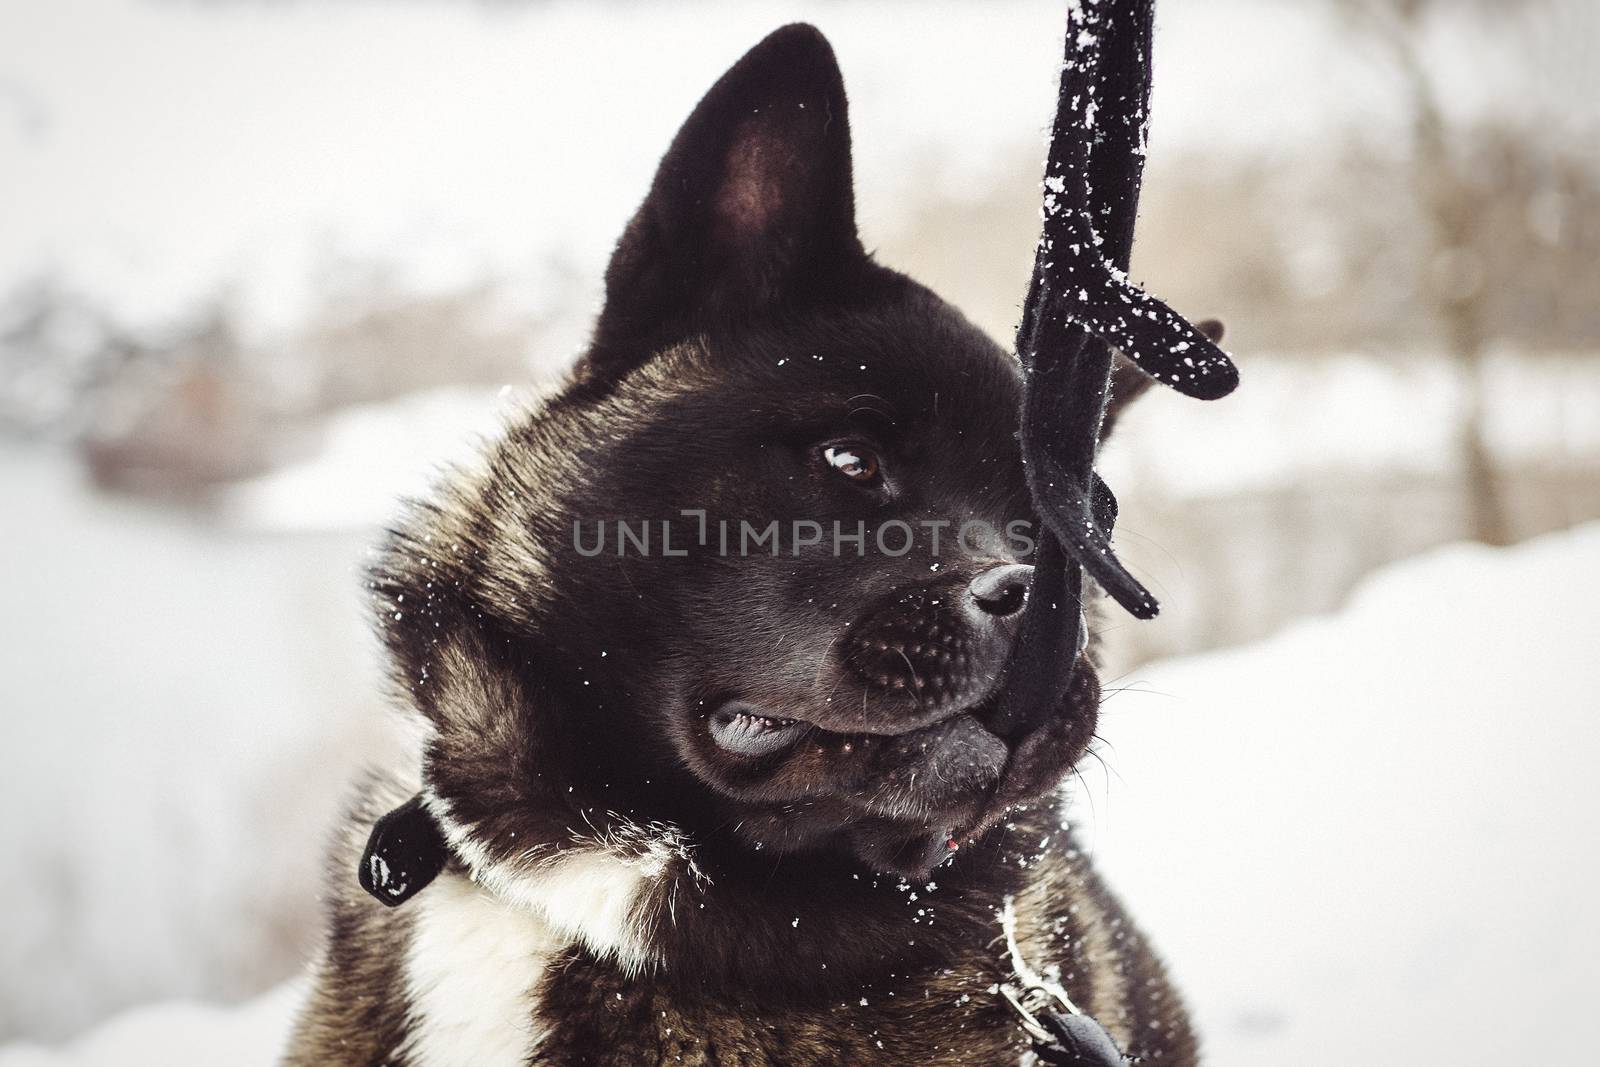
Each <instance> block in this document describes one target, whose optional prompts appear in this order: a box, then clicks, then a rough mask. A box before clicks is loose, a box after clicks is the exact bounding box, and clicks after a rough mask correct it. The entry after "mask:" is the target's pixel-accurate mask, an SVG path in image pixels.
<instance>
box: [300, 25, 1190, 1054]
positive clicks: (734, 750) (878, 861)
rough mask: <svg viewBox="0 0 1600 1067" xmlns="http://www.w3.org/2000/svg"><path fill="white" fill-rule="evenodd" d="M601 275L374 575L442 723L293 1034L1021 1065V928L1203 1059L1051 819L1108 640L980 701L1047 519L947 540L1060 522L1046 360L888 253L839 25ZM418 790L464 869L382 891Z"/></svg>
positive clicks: (1080, 982) (335, 1041)
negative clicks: (1032, 365)
mask: <svg viewBox="0 0 1600 1067" xmlns="http://www.w3.org/2000/svg"><path fill="white" fill-rule="evenodd" d="M606 284H607V300H606V304H605V307H604V310H603V312H602V314H601V317H600V321H599V323H598V325H597V327H596V331H595V336H594V340H593V343H592V346H591V348H590V350H589V351H588V352H587V354H586V355H585V356H584V357H583V359H582V360H581V361H580V362H579V364H578V366H577V367H576V368H575V370H574V372H573V374H572V376H571V378H570V380H568V381H567V382H566V383H565V384H564V385H563V387H562V388H561V389H560V390H559V391H557V392H556V393H555V394H554V395H552V396H551V397H549V398H548V399H547V400H545V401H544V402H543V403H541V404H540V405H539V406H538V407H537V408H535V409H534V410H531V411H529V412H527V413H526V414H525V415H523V416H522V417H520V418H518V419H517V420H515V421H514V422H513V424H512V425H511V426H510V427H509V428H508V430H507V431H506V433H505V435H504V436H503V438H502V439H500V440H499V441H498V442H497V443H495V444H494V445H493V446H492V447H490V448H489V449H488V450H487V452H486V454H485V455H484V456H483V458H482V460H481V462H479V463H478V464H476V465H474V466H472V467H471V468H470V469H464V470H461V471H459V472H457V473H456V474H455V475H453V476H452V477H451V478H448V479H446V480H445V481H444V482H443V483H442V484H441V485H440V487H439V489H438V491H437V493H436V494H435V496H434V497H433V498H432V499H431V500H429V501H426V502H422V503H419V504H417V505H415V506H414V507H413V508H412V509H411V511H410V512H409V514H408V516H407V517H406V519H405V520H404V522H402V523H401V524H400V525H399V526H398V528H397V529H396V531H395V532H394V533H393V535H392V536H391V537H390V539H389V541H388V542H387V544H386V546H385V548H384V551H383V554H382V557H381V560H380V562H379V563H378V564H377V566H376V567H375V569H374V574H373V590H374V596H375V607H376V614H377V617H378V619H379V621H380V625H381V628H382V633H383V637H384V640H385V642H386V646H387V649H388V653H389V656H390V659H391V662H392V664H393V672H394V679H395V682H396V689H397V691H398V693H399V695H400V699H401V702H402V704H403V707H404V710H405V712H406V714H407V715H408V716H409V717H410V718H411V719H412V720H413V721H414V722H415V723H417V724H418V725H419V726H420V728H421V733H422V735H423V741H422V751H421V753H420V758H419V760H418V762H417V765H416V766H414V767H408V768H405V769H403V770H402V771H396V772H391V773H387V774H384V775H380V776H375V777H373V778H372V779H371V780H369V781H368V783H367V784H366V786H365V787H364V788H363V790H362V793H361V798H360V801H359V803H358V804H357V805H356V807H355V809H354V810H353V811H352V812H351V813H350V816H349V819H348V822H347V826H346V829H345V831H344V832H343V833H342V835H341V837H340V839H339V841H338V843H337V845H336V847H335V848H334V849H333V855H332V863H331V867H330V870H331V874H330V880H329V884H328V888H327V896H328V933H327V940H326V945H325V948H324V951H323V953H322V956H321V958H320V959H319V961H318V963H317V965H316V980H315V988H314V990H313V992H312V995H311V998H310V1000H309V1002H308V1004H307V1005H306V1007H305V1009H304V1011H303V1013H302V1016H301V1018H300V1021H299V1025H298V1027H297V1030H296V1032H295V1035H294V1038H293V1041H292V1044H291V1048H290V1050H289V1053H288V1057H287V1062H288V1063H290V1064H296V1065H302V1064H303V1065H311V1064H352V1065H353V1064H404V1065H408V1067H435V1065H446V1064H551V1065H556V1064H562V1065H567V1064H572V1065H576V1064H654V1063H689V1064H752V1065H755V1064H788V1065H802V1064H866V1063H884V1064H904V1063H919V1064H928V1065H934V1064H1002V1063H1003V1064H1014V1063H1018V1062H1019V1061H1021V1060H1022V1059H1023V1058H1024V1057H1025V1056H1026V1054H1027V1050H1028V1048H1029V1040H1028V1038H1027V1035H1026V1034H1025V1032H1024V1031H1023V1030H1022V1029H1021V1027H1020V1026H1019V1025H1018V1019H1017V1017H1016V1016H1015V1015H1014V1014H1013V1013H1012V1011H1011V1009H1010V1008H1009V1007H1008V1006H1007V1004H1006V1002H1005V1001H1004V1000H1003V999H1002V998H1001V997H1000V996H999V995H998V992H997V991H998V987H999V986H1000V985H1001V984H1002V983H1004V982H1006V981H1008V980H1009V979H1010V978H1011V977H1012V970H1013V961H1012V958H1011V956H1010V953H1009V951H1008V946H1007V942H1006V938H1005V936H1004V928H1005V925H1008V924H1009V925H1011V926H1012V927H1013V928H1014V932H1015V940H1016V946H1017V949H1018V951H1019V952H1020V954H1021V955H1022V957H1024V958H1025V959H1026V961H1027V962H1028V964H1029V966H1031V967H1033V968H1036V969H1039V970H1044V971H1047V972H1049V973H1050V974H1052V975H1058V976H1059V980H1060V982H1061V984H1062V985H1063V986H1064V987H1065V988H1066V990H1067V991H1068V992H1069V993H1070V995H1071V997H1072V999H1073V1000H1074V1001H1075V1002H1076V1003H1077V1004H1078V1005H1079V1006H1080V1007H1082V1008H1083V1009H1084V1010H1086V1011H1087V1012H1089V1013H1091V1014H1092V1015H1094V1016H1095V1017H1096V1018H1097V1019H1098V1020H1099V1021H1100V1022H1101V1023H1102V1024H1103V1025H1104V1026H1105V1027H1106V1029H1107V1030H1108V1031H1109V1032H1110V1033H1111V1034H1112V1035H1113V1036H1114V1037H1115V1038H1116V1039H1117V1041H1118V1043H1119V1044H1120V1045H1121V1046H1122V1048H1123V1050H1124V1051H1125V1052H1127V1053H1128V1054H1130V1055H1135V1056H1139V1057H1142V1058H1143V1059H1142V1060H1141V1062H1162V1063H1172V1064H1180V1065H1181V1064H1191V1063H1193V1062H1195V1055H1196V1054H1195V1043H1194V1038H1193V1037H1192V1035H1191V1033H1190V1030H1189V1026H1188V1023H1187V1020H1186V1016H1185V1014H1184V1011H1183V1009H1182V1006H1181V1004H1180V1003H1179V1001H1178V998H1177V997H1176V995H1175V993H1174V992H1173V991H1172V990H1171V989H1170V987H1169V986H1168V984H1167V982H1166V979H1165V977H1164V974H1163V972H1162V969H1161V966H1160V964H1159V963H1158V962H1157V961H1156V959H1155V957H1154V956H1153V955H1152V953H1151V952H1150V950H1149V949H1148V948H1147V947H1146V945H1145V943H1144V941H1143V940H1142V939H1141V937H1140V936H1139V934H1138V933H1137V931H1136V930H1135V929H1134V927H1133V926H1132V924H1131V923H1130V922H1129V921H1128V919H1127V918H1126V916H1125V915H1124V914H1123V913H1122V911H1121V910H1120V908H1119V907H1118V905H1117V903H1116V902H1115V900H1114V899H1113V898H1112V897H1111V896H1110V895H1109V894H1108V893H1107V891H1106V889H1105V887H1104V886H1103V885H1102V884H1101V883H1100V881H1099V880H1098V879H1097V878H1096V876H1095V874H1094V873H1093V871H1092V870H1091V869H1090V868H1089V866H1088V864H1087V862H1086V861H1085V859H1084V857H1082V856H1081V855H1080V854H1079V853H1078V852H1077V851H1076V849H1075V848H1074V846H1073V842H1072V839H1071V837H1070V834H1069V833H1068V832H1067V831H1066V830H1065V828H1064V827H1063V825H1062V823H1061V818H1060V815H1059V812H1058V806H1059V798H1058V795H1057V790H1058V787H1059V785H1060V782H1061V780H1062V779H1063V777H1064V776H1065V775H1066V774H1067V772H1068V771H1069V770H1070V768H1071V767H1072V765H1073V764H1074V763H1076V762H1077V760H1078V759H1080V758H1081V757H1082V756H1083V754H1084V753H1085V751H1086V749H1087V746H1088V744H1089V742H1090V740H1091V739H1092V736H1093V731H1094V725H1095V720H1096V713H1097V707H1098V703H1099V697H1100V693H1099V686H1098V682H1097V680H1096V676H1095V673H1094V670H1093V666H1092V663H1091V662H1090V660H1089V658H1088V657H1087V656H1085V657H1084V658H1082V659H1081V661H1080V664H1079V669H1078V671H1077V673H1076V674H1075V676H1074V684H1073V686H1072V689H1071V692H1070V693H1069V694H1068V696H1067V698H1066V700H1065V701H1064V702H1063V704H1062V706H1061V707H1059V708H1054V709H1040V713H1039V714H1038V715H1037V716H1036V717H1035V718H1034V720H1033V721H1031V722H1030V723H1029V724H1027V727H1026V729H1021V730H1018V731H1014V732H1010V733H1001V732H996V729H993V728H992V727H994V725H995V724H994V723H993V722H992V721H991V720H990V719H989V718H987V712H988V709H989V708H990V706H991V704H992V699H993V695H994V693H995V690H996V684H997V676H998V674H999V672H1000V671H1001V670H1002V668H1003V666H1004V664H1005V661H1006V655H1007V652H1008V650H1009V648H1010V642H1011V641H1012V639H1013V638H1014V636H1015V620H1016V616H1017V610H1018V608H1019V606H1020V603H1021V598H1022V597H1023V596H1024V595H1025V593H1026V574H1027V572H1028V570H1029V568H1028V565H1027V562H1026V561H1027V545H1026V544H1025V543H1019V542H1018V541H1017V540H1008V539H995V538H976V539H973V540H970V541H969V540H968V539H967V538H965V537H960V538H958V537H957V534H956V531H957V529H958V528H960V527H962V524H964V523H967V522H976V523H980V524H981V526H982V527H983V528H984V529H986V530H989V531H1008V530H1012V529H1025V528H1027V526H1028V524H1029V523H1030V522H1031V520H1032V518H1033V516H1032V513H1031V510H1030V503H1029V497H1028V493H1027V488H1026V484H1025V480H1024V477H1023V472H1022V469H1021V458H1020V455H1019V452H1018V446H1017V442H1016V431H1017V419H1018V400H1019V397H1020V395H1021V392H1020V371H1019V369H1018V367H1017V364H1016V361H1015V360H1014V359H1013V358H1012V357H1011V356H1010V355H1008V354H1007V353H1006V352H1004V351H1003V350H1001V349H1000V348H999V347H998V346H996V345H995V344H994V343H993V342H992V341H990V340H989V339H988V338H987V337H985V336H984V335H983V334H982V333H981V332H979V331H978V330H976V329H975V328H974V327H972V326H971V325H970V324H969V323H968V322H967V321H966V320H965V319H964V318H962V317H961V316H960V314H959V313H957V312H956V311H955V310H953V309H952V308H951V307H950V306H949V305H947V304H945V303H944V302H943V301H942V300H940V299H939V298H938V297H937V296H935V295H934V294H932V293H931V292H929V291H928V290H926V289H924V288H923V287H921V286H919V285H917V284H916V283H915V282H912V281H911V280H909V279H908V278H906V277H904V276H902V275H900V274H897V273H895V272H893V271H891V270H889V269H887V268H885V267H883V266H880V265H879V264H877V263H875V262H874V261H873V260H872V258H871V257H870V256H869V255H868V254H867V253H866V252H865V251H864V250H863V249H862V247H861V245H860V242H859V240H858V238H857V236H856V226H855V215H854V205H853V193H852V184H851V174H850V140H849V126H848V121H847V112H846V103H845V96H844V90H843V85H842V82H841V80H840V76H839V72H838V70H837V67H836V65H835V63H834V60H833V56H832V53H831V51H830V49H829V48H828V46H827V44H826V42H825V41H824V40H823V39H822V37H821V36H820V35H819V34H818V33H817V32H816V31H815V30H813V29H811V28H810V27H806V26H791V27H786V28H784V29H782V30H779V31H778V32H776V33H774V34H773V35H772V36H771V37H769V38H767V39H766V40H765V41H763V42H762V43H761V44H760V45H758V46H757V47H756V48H755V49H753V50H752V51H751V52H750V53H749V54H748V55H746V56H745V57H744V58H743V59H742V60H740V62H739V63H738V64H737V65H735V66H734V67H733V69H732V70H730V71H729V72H728V73H727V74H726V75H725V76H724V77H723V78H722V79H721V80H720V81H719V82H718V83H717V85H716V86H715V87H714V88H713V89H712V90H711V91H710V93H708V94H707V96H706V97H705V99H704V100H703V101H702V102H701V103H700V105H699V106H698V107H697V108H696V110H695V111H694V113H693V114H692V115H691V116H690V118H689V119H688V121H687V123H686V124H685V125H684V127H683V129H682V130H681V131H680V133H679V134H678V136H677V138H676V139H675V140H674V142H673V144H672V146H671V148H670V150H669V151H668V153H667V155H666V157H665V158H664V159H663V161H662V164H661V169H660V171H659V173H658V175H657V177H656V179H655V182H654V184H653V186H652V189H651V191H650V193H649V196H648V197H647V198H646V200H645V201H644V203H643V205H642V206H641V207H640V209H639V210H638V212H637V214H636V215H635V217H634V219H633V221H632V222H631V223H630V224H629V226H628V228H627V231H626V233H625V234H624V235H623V237H622V239H621V241H620V243H619V246H618V248H617V251H616V254H615V256H614V257H613V260H612V263H611V266H610V268H609V270H608V272H607V276H606ZM1130 392H1131V388H1130ZM1113 414H1114V412H1113ZM619 521H620V522H622V523H625V524H630V525H629V526H628V529H629V531H630V534H631V535H632V538H631V539H630V538H629V537H625V536H624V535H623V534H622V532H621V528H620V527H619V526H618V522H619ZM797 522H803V523H814V524H816V525H817V526H818V527H819V528H820V529H822V530H825V531H827V532H826V533H824V534H822V535H821V537H820V539H818V540H816V541H812V540H811V539H810V537H809V534H808V536H804V537H802V536H801V535H800V533H799V530H800V527H799V526H796V523H797ZM896 523H898V524H900V526H903V527H905V528H906V529H909V530H912V531H916V532H920V533H923V534H926V533H927V532H929V531H940V530H943V531H944V532H945V543H944V544H943V546H942V550H935V551H934V552H933V553H932V554H931V555H930V552H929V548H930V546H929V545H928V544H927V543H926V541H925V540H922V541H919V543H918V544H917V547H916V548H915V549H914V550H912V551H909V552H906V553H903V554H896V553H894V552H892V551H885V550H882V548H881V543H876V542H875V540H874V537H873V535H872V533H871V531H873V530H880V529H884V528H885V527H886V524H889V525H892V524H896ZM1018 523H1021V524H1022V526H1021V527H1017V526H1016V525H1015V524H1018ZM941 524H943V525H941ZM668 525H670V526H671V529H670V530H669V529H668V528H667V527H668ZM730 530H731V531H733V534H732V537H733V540H734V542H735V543H736V544H738V545H739V548H740V549H741V550H740V551H730V549H729V545H728V536H729V534H728V531H730ZM747 530H748V531H753V532H754V533H756V534H757V535H768V534H770V531H772V530H777V531H778V534H777V537H778V540H777V541H776V542H771V543H769V542H768V541H765V540H761V539H760V538H759V537H758V539H757V541H756V544H755V547H754V548H753V549H752V548H751V547H750V545H749V539H748V536H746V531H747ZM808 530H809V528H808ZM840 530H842V531H844V536H845V539H844V541H843V542H840V541H839V540H837V538H836V536H835V533H836V531H840ZM858 530H864V531H868V532H867V533H866V535H865V539H864V540H863V541H859V542H858V541H856V540H852V539H851V538H852V536H854V535H855V534H856V532H857V531H858ZM641 531H642V532H643V534H644V538H645V542H644V543H641V541H640V539H639V537H638V534H639V533H640V532H641ZM742 536H743V537H744V540H743V542H741V541H740V538H741V537H742ZM651 538H653V540H649V539H651ZM586 542H588V543H587V544H586ZM892 543H896V544H897V543H898V541H897V539H892ZM769 544H770V547H769ZM596 545H598V546H599V547H598V549H596V548H595V547H594V546H596ZM858 546H860V550H859V551H858ZM1019 583H1020V584H1019ZM419 791H420V793H421V795H422V797H423V802H424V804H425V805H426V807H427V810H428V811H429V812H430V813H431V814H432V815H433V817H434V819H435V820H436V821H437V822H438V824H439V826H440V827H441V828H442V829H443V831H444V834H445V837H446V839H447V841H448V844H449V846H450V853H451V859H450V861H449V863H448V865H447V867H446V869H445V871H444V872H443V873H442V874H441V875H440V877H439V878H438V880H437V881H435V882H434V883H433V884H432V885H430V886H428V887H427V888H426V889H424V890H423V891H422V892H421V893H420V894H419V895H418V896H417V897H416V898H415V899H413V900H411V901H410V902H408V903H406V904H405V905H404V906H402V907H400V908H397V909H386V908H385V907H383V906H382V905H380V904H379V903H378V902H376V901H375V900H373V899H372V898H371V897H369V896H367V895H365V894H364V893H362V892H361V890H360V889H359V888H358V887H357V884H356V878H355V873H354V872H355V867H356V863H357V858H358V856H359V855H360V853H361V847H362V844H363V842H364V840H365V837H366V834H367V831H368V830H369V829H370V828H371V826H372V824H373V822H374V821H375V820H376V819H377V818H378V817H379V816H380V815H381V814H382V813H383V812H385V811H387V810H388V809H390V808H391V807H393V806H395V805H397V804H399V803H401V802H402V801H404V800H405V799H406V798H407V797H409V796H411V795H412V794H414V793H417V792H419Z"/></svg>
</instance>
